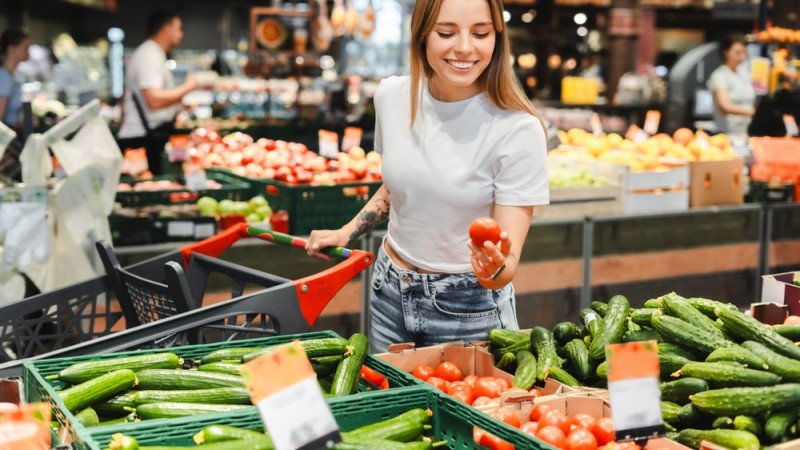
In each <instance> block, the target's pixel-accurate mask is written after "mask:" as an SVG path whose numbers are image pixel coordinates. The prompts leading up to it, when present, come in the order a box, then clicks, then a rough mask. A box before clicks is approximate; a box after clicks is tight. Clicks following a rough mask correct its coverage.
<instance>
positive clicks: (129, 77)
mask: <svg viewBox="0 0 800 450" xmlns="http://www.w3.org/2000/svg"><path fill="white" fill-rule="evenodd" d="M174 86H175V83H174V81H173V80H172V72H170V70H169V69H168V68H167V55H166V54H165V53H164V49H162V48H161V46H159V45H158V44H157V43H156V42H155V41H153V40H151V39H148V40H146V41H144V42H143V43H142V44H141V45H140V46H139V47H138V48H137V49H136V50H135V51H134V52H133V55H131V59H130V60H129V61H128V64H127V65H126V67H125V98H124V99H123V105H124V110H123V111H122V112H123V119H122V125H121V126H120V129H119V133H118V136H119V137H120V138H132V137H141V136H144V135H145V130H144V127H143V126H142V121H141V119H140V118H139V112H138V111H137V110H136V105H135V104H134V103H133V99H132V98H131V93H132V92H136V94H137V95H138V96H139V102H140V103H141V105H142V109H143V110H144V114H145V117H147V123H148V124H149V125H150V129H153V128H156V127H158V126H159V125H162V124H164V123H165V122H169V121H172V120H174V119H175V115H176V114H177V112H178V108H179V105H174V106H168V107H166V108H162V109H158V110H151V109H150V108H148V106H147V102H146V101H145V100H144V97H143V96H142V90H143V89H152V88H156V89H169V88H172V87H174Z"/></svg>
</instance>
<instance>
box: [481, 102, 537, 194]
mask: <svg viewBox="0 0 800 450" xmlns="http://www.w3.org/2000/svg"><path fill="white" fill-rule="evenodd" d="M516 114H517V115H518V116H520V117H522V118H521V119H519V120H517V121H516V122H515V123H514V125H513V126H512V127H511V129H510V130H509V132H508V133H506V135H505V137H504V138H503V139H502V140H501V141H500V142H499V144H498V147H497V156H496V159H495V163H494V165H493V171H494V173H495V179H494V180H495V181H494V184H495V199H494V201H495V203H497V204H498V205H508V206H528V205H546V204H548V203H549V202H550V189H549V186H548V181H547V138H546V136H545V131H544V127H543V126H542V123H541V122H540V121H539V119H537V118H536V117H534V116H531V115H529V114H526V113H516Z"/></svg>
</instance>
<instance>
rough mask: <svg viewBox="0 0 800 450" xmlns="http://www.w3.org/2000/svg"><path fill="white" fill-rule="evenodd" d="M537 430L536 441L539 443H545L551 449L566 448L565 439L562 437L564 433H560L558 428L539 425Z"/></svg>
mask: <svg viewBox="0 0 800 450" xmlns="http://www.w3.org/2000/svg"><path fill="white" fill-rule="evenodd" d="M539 427H540V428H539V429H538V430H537V431H536V439H539V440H540V441H543V442H546V443H548V444H550V445H552V446H553V447H557V448H566V447H567V437H566V436H565V435H564V432H563V431H561V429H560V428H558V427H554V426H552V425H550V426H544V425H543V424H541V423H540V424H539Z"/></svg>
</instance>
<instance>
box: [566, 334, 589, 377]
mask: <svg viewBox="0 0 800 450" xmlns="http://www.w3.org/2000/svg"><path fill="white" fill-rule="evenodd" d="M564 351H565V352H566V353H567V361H569V366H570V367H571V368H572V374H573V375H575V377H576V378H578V379H579V380H583V381H586V380H588V379H589V377H590V376H591V375H592V362H591V360H590V359H589V349H588V348H587V347H586V344H585V343H584V342H583V340H582V339H573V340H571V341H569V342H567V345H565V346H564Z"/></svg>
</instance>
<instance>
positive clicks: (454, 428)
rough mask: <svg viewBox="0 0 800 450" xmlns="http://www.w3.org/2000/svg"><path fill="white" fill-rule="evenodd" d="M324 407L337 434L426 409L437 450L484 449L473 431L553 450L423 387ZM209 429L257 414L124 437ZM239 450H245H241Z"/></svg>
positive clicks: (140, 429)
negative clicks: (440, 442)
mask: <svg viewBox="0 0 800 450" xmlns="http://www.w3.org/2000/svg"><path fill="white" fill-rule="evenodd" d="M329 406H330V408H331V412H332V413H333V416H334V417H335V418H336V422H337V423H338V424H339V428H340V429H341V430H342V431H349V430H352V429H355V428H358V427H360V426H363V425H369V424H372V423H375V422H378V421H381V420H385V419H389V418H391V417H395V416H397V415H399V414H402V413H404V412H406V411H408V410H410V409H413V408H423V409H430V410H431V412H432V413H433V415H432V417H431V420H430V422H429V424H430V425H431V429H430V430H427V431H426V432H425V434H426V435H427V436H430V437H431V438H432V439H433V440H434V441H442V440H446V441H447V444H445V445H443V446H442V447H440V448H448V449H460V450H466V449H475V450H477V449H483V448H484V447H482V446H479V445H477V444H476V443H475V442H474V441H473V439H472V432H473V426H478V427H480V428H482V429H484V430H488V431H489V432H491V433H494V434H496V435H497V436H500V437H501V438H503V439H505V440H506V441H508V442H510V443H512V444H514V446H515V448H517V449H551V448H553V447H550V446H549V445H547V444H545V443H543V442H541V441H539V440H536V439H534V438H532V437H530V436H528V435H526V434H524V433H522V432H521V431H519V430H517V429H515V428H513V427H511V426H509V425H506V424H504V423H502V422H500V421H498V420H496V419H494V418H492V417H489V416H488V415H487V414H485V413H483V412H480V411H478V410H477V409H475V408H472V407H470V406H467V405H466V404H464V403H461V402H460V401H458V400H456V399H454V398H452V397H450V396H448V395H445V394H443V393H441V392H439V391H435V390H430V389H425V388H422V387H407V388H402V389H398V390H394V391H377V392H368V393H364V394H363V395H358V396H350V397H347V398H345V399H343V400H342V401H340V402H337V403H332V404H330V405H329ZM213 424H225V425H232V426H236V427H241V428H248V429H258V428H263V424H262V422H261V418H260V416H259V415H258V412H257V411H255V410H246V411H245V410H240V411H234V412H233V413H215V414H206V415H203V416H200V417H196V418H190V417H187V418H181V420H177V419H176V420H172V421H170V422H169V423H167V421H165V420H151V421H142V422H138V423H136V424H135V426H134V427H131V428H130V429H129V430H128V432H127V434H130V435H132V436H133V437H135V438H136V439H137V440H138V441H139V444H140V445H176V446H177V445H194V442H193V441H192V436H193V435H194V434H195V433H197V432H198V431H200V430H202V429H203V428H204V427H206V426H209V425H213ZM104 428H111V427H104ZM87 433H88V434H87V435H85V439H84V442H87V443H89V444H90V447H88V448H92V449H94V448H98V449H99V448H104V447H105V446H107V445H108V442H110V441H111V436H112V435H113V434H114V431H113V430H108V429H89V430H88V431H87ZM95 446H97V447H95ZM243 450H245V449H244V448H243Z"/></svg>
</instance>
